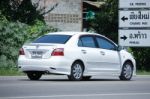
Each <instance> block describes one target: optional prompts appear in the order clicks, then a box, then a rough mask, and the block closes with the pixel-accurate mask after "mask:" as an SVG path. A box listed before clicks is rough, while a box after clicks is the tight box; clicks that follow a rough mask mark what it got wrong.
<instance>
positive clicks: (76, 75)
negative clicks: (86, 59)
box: [73, 64, 82, 79]
mask: <svg viewBox="0 0 150 99" xmlns="http://www.w3.org/2000/svg"><path fill="white" fill-rule="evenodd" d="M81 75H82V68H81V65H80V64H76V65H75V66H73V76H74V78H76V79H80V78H81Z"/></svg>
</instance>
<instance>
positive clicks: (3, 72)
mask: <svg viewBox="0 0 150 99" xmlns="http://www.w3.org/2000/svg"><path fill="white" fill-rule="evenodd" d="M21 75H24V73H22V72H21V71H18V70H17V69H0V76H21Z"/></svg>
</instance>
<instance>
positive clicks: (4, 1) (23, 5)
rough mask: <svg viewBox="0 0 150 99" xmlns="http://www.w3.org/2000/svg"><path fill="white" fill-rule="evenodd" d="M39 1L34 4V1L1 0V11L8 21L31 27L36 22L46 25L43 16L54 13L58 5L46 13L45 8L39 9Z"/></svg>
mask: <svg viewBox="0 0 150 99" xmlns="http://www.w3.org/2000/svg"><path fill="white" fill-rule="evenodd" d="M39 1H40V0H37V1H36V3H33V2H32V0H0V11H1V13H2V14H3V15H4V16H5V17H6V19H7V20H8V21H13V22H16V21H19V22H21V23H26V24H30V25H34V24H36V20H40V21H42V22H43V23H44V22H45V21H44V17H43V15H44V14H46V13H48V12H50V11H52V10H53V9H54V8H55V7H56V6H57V5H58V4H57V3H56V4H55V5H54V6H53V7H52V8H49V10H48V11H45V7H39Z"/></svg>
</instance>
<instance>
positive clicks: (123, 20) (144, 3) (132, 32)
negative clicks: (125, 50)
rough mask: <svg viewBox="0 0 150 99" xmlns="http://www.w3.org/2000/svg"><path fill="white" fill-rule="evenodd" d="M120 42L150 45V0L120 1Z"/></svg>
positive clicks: (131, 44)
mask: <svg viewBox="0 0 150 99" xmlns="http://www.w3.org/2000/svg"><path fill="white" fill-rule="evenodd" d="M119 44H120V45H121V46H150V0H120V1H119Z"/></svg>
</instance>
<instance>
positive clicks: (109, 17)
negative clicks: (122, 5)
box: [89, 0, 118, 42]
mask: <svg viewBox="0 0 150 99" xmlns="http://www.w3.org/2000/svg"><path fill="white" fill-rule="evenodd" d="M99 9H100V11H99V12H98V13H96V16H95V19H93V20H90V21H89V24H90V27H91V28H92V29H94V30H95V31H96V32H97V33H100V34H103V35H105V36H107V37H109V38H111V39H112V40H114V41H115V42H117V40H118V38H117V35H118V0H105V4H104V5H102V6H101V7H100V8H99Z"/></svg>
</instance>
